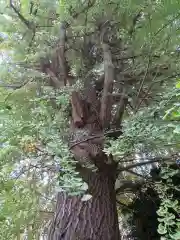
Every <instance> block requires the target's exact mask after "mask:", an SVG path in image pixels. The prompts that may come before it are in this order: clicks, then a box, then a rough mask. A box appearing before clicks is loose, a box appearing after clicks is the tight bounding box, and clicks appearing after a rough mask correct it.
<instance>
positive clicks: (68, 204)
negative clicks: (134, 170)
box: [48, 165, 120, 240]
mask: <svg viewBox="0 0 180 240" xmlns="http://www.w3.org/2000/svg"><path fill="white" fill-rule="evenodd" d="M108 171H109V172H108ZM112 172H113V170H112V169H111V166H110V165H109V166H107V168H106V169H104V171H102V172H98V173H97V172H92V171H90V170H88V169H85V172H83V173H82V175H84V176H83V178H84V180H85V181H86V182H87V183H88V185H89V190H88V193H90V194H91V195H92V198H91V199H90V200H88V201H82V200H81V198H82V197H80V196H68V195H67V194H65V193H59V194H58V198H57V206H56V213H55V216H54V218H53V220H52V224H51V228H50V231H49V238H48V240H120V234H119V224H118V215H117V209H116V195H115V189H114V183H115V178H114V174H112Z"/></svg>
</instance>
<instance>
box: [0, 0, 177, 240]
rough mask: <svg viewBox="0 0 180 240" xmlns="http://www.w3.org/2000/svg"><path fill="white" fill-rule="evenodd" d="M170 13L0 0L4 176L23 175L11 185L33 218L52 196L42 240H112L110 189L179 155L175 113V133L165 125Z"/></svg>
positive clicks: (172, 65) (171, 9) (168, 7)
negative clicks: (3, 59)
mask: <svg viewBox="0 0 180 240" xmlns="http://www.w3.org/2000/svg"><path fill="white" fill-rule="evenodd" d="M177 9H179V3H178V2H176V1H174V2H173V3H172V2H169V3H167V2H166V1H159V2H156V1H130V0H129V1H103V2H102V1H98V0H96V1H93V0H92V1H84V2H80V1H68V2H67V3H66V2H63V1H54V2H53V3H52V2H50V1H38V3H37V2H33V1H31V2H28V1H10V2H9V3H6V1H2V10H1V11H2V14H1V21H2V22H3V25H2V27H1V32H3V33H5V37H4V36H2V40H1V49H2V51H5V53H7V54H8V56H9V58H10V59H6V63H5V62H3V65H2V69H1V79H2V85H1V91H2V97H1V101H2V103H3V104H2V106H1V119H2V124H1V138H2V140H1V143H2V144H3V147H2V150H1V152H2V153H1V155H0V156H1V159H2V160H1V165H2V170H3V171H5V173H4V174H2V178H5V176H6V177H7V178H8V179H9V178H10V176H11V174H12V173H14V171H15V168H18V170H19V169H21V171H20V175H19V174H17V173H16V174H15V176H14V175H13V177H12V179H13V180H12V188H13V189H17V186H18V185H17V182H16V181H15V180H14V179H16V178H18V179H20V180H18V184H20V186H21V189H22V190H23V191H22V196H24V195H25V194H26V191H28V194H29V195H32V196H33V197H32V199H33V202H32V206H33V207H34V212H31V213H32V215H33V217H35V216H36V219H37V218H38V216H37V209H38V208H39V209H41V208H45V207H47V203H48V200H47V198H49V196H50V197H52V196H53V194H54V191H53V189H54V188H55V187H56V189H57V191H58V197H57V199H56V208H55V215H54V217H53V219H52V222H51V227H50V231H49V239H52V240H53V239H68V240H69V239H107V240H110V239H117V240H118V239H120V234H119V226H118V213H117V206H116V195H117V194H118V192H121V191H125V190H126V189H129V188H130V189H133V190H134V191H136V190H137V187H138V186H141V184H142V182H143V183H144V181H145V180H143V181H142V176H146V174H145V173H144V171H149V168H148V167H145V166H146V165H147V164H148V165H149V164H152V163H155V162H159V161H165V160H166V161H168V160H171V161H172V160H174V159H175V158H176V155H175V153H176V152H177V151H178V149H179V143H178V138H179V135H178V133H177V132H176V131H173V130H174V128H175V129H178V120H179V119H178V116H176V118H175V121H173V127H172V125H169V124H170V122H171V119H166V120H163V119H162V116H164V111H165V110H166V109H169V106H170V105H171V106H172V103H173V101H174V100H173V98H172V96H174V91H177V90H174V88H173V86H174V82H175V79H176V78H177V76H178V75H179V66H178V57H179V51H178V38H177V34H178V30H179V29H178V21H179V16H180V15H179V12H178V11H177ZM7 156H8V157H7ZM137 156H138V157H137ZM22 163H23V164H22ZM142 166H143V167H142ZM138 167H141V170H138V171H136V170H134V169H136V168H138ZM3 171H2V172H3ZM24 175H25V184H24V181H23V180H24V179H23V177H24ZM133 175H135V176H136V181H137V183H136V184H134V183H133V182H132V176H133ZM17 176H18V177H17ZM20 176H21V177H20ZM146 177H147V176H146ZM140 179H141V180H140ZM3 182H4V181H3ZM115 182H116V183H117V184H116V185H118V183H120V186H116V188H118V189H119V190H115ZM22 186H24V188H22ZM57 187H58V188H57ZM3 188H4V186H3ZM16 191H17V190H16ZM44 192H45V195H46V198H45V201H44V200H43V196H42V195H43V193H44ZM8 193H10V194H12V190H10V191H9V192H8ZM28 194H26V197H27V198H28ZM18 197H19V196H18ZM4 198H5V199H7V197H5V196H2V199H4ZM34 199H36V201H34ZM23 202H26V200H24V201H23ZM30 203H31V201H30V199H29V200H27V204H26V205H24V206H25V207H26V209H28V208H29V204H30ZM4 206H5V205H4ZM49 208H53V206H52V201H51V206H50V207H49ZM24 212H25V211H24ZM24 212H23V213H24ZM39 213H40V212H38V214H39ZM9 215H10V213H7V217H6V218H5V220H6V221H3V224H5V226H7V218H9ZM26 216H28V220H27V221H28V223H30V222H31V223H32V222H33V223H34V222H35V220H33V217H32V218H30V217H29V216H30V215H29V213H27V215H26ZM10 218H12V217H10ZM17 219H19V217H18V218H17ZM3 220H4V219H3ZM8 221H10V220H8ZM8 224H9V222H8ZM14 224H15V226H17V222H14ZM19 225H21V227H22V229H24V228H25V226H23V224H22V223H20V224H19ZM3 229H5V228H3ZM29 232H32V231H31V230H29ZM13 234H15V231H13V232H12V234H11V236H12V235H13ZM29 234H31V233H29ZM2 236H3V235H2ZM6 239H7V238H6ZM9 239H10V237H9Z"/></svg>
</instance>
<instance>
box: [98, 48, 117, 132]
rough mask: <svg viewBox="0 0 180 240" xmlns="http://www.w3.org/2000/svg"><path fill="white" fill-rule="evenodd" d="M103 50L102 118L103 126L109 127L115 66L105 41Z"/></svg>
mask: <svg viewBox="0 0 180 240" xmlns="http://www.w3.org/2000/svg"><path fill="white" fill-rule="evenodd" d="M103 52H104V73H105V79H104V88H103V93H102V98H101V110H100V119H101V123H102V126H103V127H104V128H108V127H109V125H110V121H111V109H112V100H111V97H110V96H109V94H111V93H112V91H113V81H114V66H113V63H112V56H111V51H110V47H109V45H108V44H107V43H103Z"/></svg>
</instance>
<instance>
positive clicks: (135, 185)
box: [116, 181, 145, 194]
mask: <svg viewBox="0 0 180 240" xmlns="http://www.w3.org/2000/svg"><path fill="white" fill-rule="evenodd" d="M144 183H145V181H137V182H133V181H127V182H125V183H124V184H123V185H122V186H121V187H120V188H118V189H116V194H119V193H123V192H125V191H128V190H130V191H132V192H135V191H138V190H139V189H140V188H141V186H142V185H143V184H144Z"/></svg>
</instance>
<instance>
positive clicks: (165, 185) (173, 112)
mask: <svg viewBox="0 0 180 240" xmlns="http://www.w3.org/2000/svg"><path fill="white" fill-rule="evenodd" d="M176 88H177V90H178V91H177V92H176V94H175V99H176V101H177V102H175V103H174V104H173V107H172V108H171V109H168V110H167V112H166V115H165V117H164V118H165V119H167V118H170V119H171V120H175V121H176V120H179V114H180V108H179V89H180V87H179V83H177V85H176ZM169 127H171V128H173V133H174V135H176V134H177V135H179V134H180V131H179V130H180V129H179V124H178V125H177V126H176V125H175V124H174V123H173V124H172V123H171V124H169ZM177 164H178V162H177ZM161 178H162V179H163V180H162V181H161V182H159V183H156V188H157V191H158V193H159V197H160V198H161V205H160V208H159V210H158V211H157V213H158V215H159V218H158V221H159V226H158V232H159V233H160V234H161V235H162V236H163V237H162V239H179V238H180V223H179V212H180V204H179V197H180V188H179V183H180V169H179V166H178V165H177V167H176V168H172V167H171V166H170V165H167V166H162V168H161Z"/></svg>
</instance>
